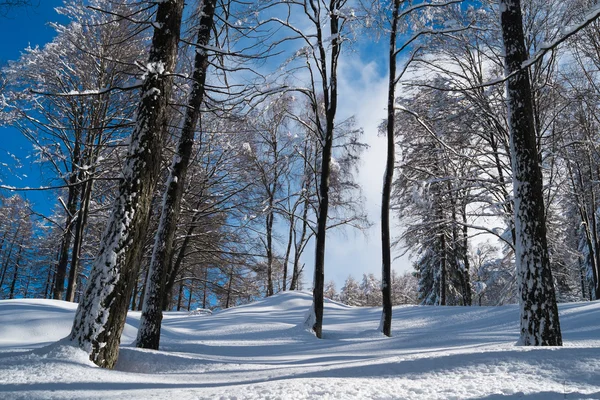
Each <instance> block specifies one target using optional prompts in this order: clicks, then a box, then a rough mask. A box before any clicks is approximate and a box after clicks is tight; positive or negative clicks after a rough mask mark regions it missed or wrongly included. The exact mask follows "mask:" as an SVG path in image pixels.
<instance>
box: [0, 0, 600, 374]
mask: <svg viewBox="0 0 600 400" xmlns="http://www.w3.org/2000/svg"><path fill="white" fill-rule="evenodd" d="M27 3H29V2H27V1H8V2H0V8H1V9H2V13H0V18H2V16H3V15H4V14H5V13H6V12H7V11H8V10H7V9H8V8H11V7H20V6H32V5H31V4H27ZM5 7H6V9H5ZM57 11H58V14H60V16H61V21H62V22H60V23H53V24H52V28H53V29H54V30H55V36H54V38H53V39H52V40H51V41H50V42H49V43H48V44H46V45H45V46H43V47H29V48H26V49H23V51H22V53H21V56H20V58H19V59H16V60H12V61H9V62H8V63H6V64H5V65H3V66H2V68H1V71H0V74H1V75H0V125H1V126H3V127H11V128H13V129H16V130H17V131H18V132H19V134H20V135H22V137H24V138H26V139H27V141H28V142H29V143H30V145H31V148H32V149H33V150H32V153H31V154H30V155H29V156H28V157H29V158H30V159H31V160H33V162H35V163H36V165H39V168H40V169H41V170H42V171H43V176H44V179H45V180H44V183H43V184H40V187H37V188H30V187H28V188H24V187H18V186H13V185H6V184H3V185H1V186H0V188H1V192H0V215H1V217H0V298H1V299H15V298H47V299H50V298H51V299H57V300H65V301H69V302H76V303H79V306H78V310H77V314H76V316H75V321H74V323H73V328H72V331H71V334H70V339H71V340H72V342H73V343H75V344H76V345H78V346H79V347H80V348H82V349H84V350H86V351H87V352H88V353H89V354H90V359H91V360H92V361H94V362H95V363H96V364H98V365H100V366H103V367H108V368H112V367H113V366H114V363H115V362H116V360H117V355H118V352H119V340H120V334H121V332H122V330H123V326H124V324H125V318H126V314H127V311H128V310H139V311H142V316H141V320H140V328H139V331H138V337H137V346H138V347H142V348H152V349H158V348H159V341H160V329H161V320H162V316H163V311H168V310H182V309H187V310H190V309H192V310H193V309H196V308H202V309H226V308H230V307H233V306H237V305H241V304H246V303H249V302H252V301H255V300H257V299H261V298H264V297H269V296H272V295H274V294H276V293H278V292H282V291H291V290H301V289H312V291H313V305H312V307H311V310H312V311H311V312H310V313H309V315H308V318H307V321H306V326H307V327H308V328H309V329H310V330H312V331H313V332H314V333H315V335H316V336H317V337H319V338H321V336H322V329H323V328H322V326H323V301H324V300H323V299H324V297H326V298H330V299H334V300H338V301H342V302H344V303H346V304H349V305H354V306H382V307H383V314H382V323H381V327H380V329H381V331H382V332H383V333H384V334H385V335H387V336H391V334H392V333H391V320H392V306H395V305H399V304H423V305H431V306H496V305H504V304H514V303H519V304H521V308H520V312H521V320H520V324H521V325H520V330H521V334H520V335H521V336H520V338H521V339H520V342H521V344H524V345H561V344H562V339H561V334H560V324H559V321H558V311H557V302H561V303H563V302H572V301H583V300H590V301H592V300H596V299H597V298H598V296H599V295H600V283H599V279H600V276H599V274H600V186H599V182H600V137H599V135H598V132H599V127H600V120H599V119H598V118H599V117H598V116H599V115H600V113H599V112H598V108H599V107H600V86H599V85H600V75H599V71H600V70H599V68H600V29H599V28H600V22H598V20H597V18H598V16H600V6H599V5H598V3H597V2H596V1H595V0H565V1H558V0H552V1H548V0H521V1H519V0H393V1H371V0H356V1H355V0H285V1H280V0H256V1H251V2H244V1H239V0H190V1H188V2H185V3H184V1H183V0H163V1H157V0H153V1H150V0H111V1H108V0H73V1H65V3H64V5H63V6H62V7H59V8H58V9H57ZM365 49H366V50H365ZM357 54H360V55H361V57H367V58H368V57H372V58H373V59H376V58H377V59H385V60H386V61H385V63H386V65H385V79H386V81H387V82H388V84H387V88H386V89H387V90H386V91H385V92H383V93H381V96H383V98H384V99H385V104H386V105H387V108H386V116H387V117H386V118H385V119H383V120H381V121H377V123H379V124H380V125H379V126H380V129H379V134H380V135H381V136H382V138H381V140H384V141H385V142H386V146H387V153H386V156H385V159H382V160H380V161H381V163H382V165H383V164H385V166H386V167H385V174H384V176H373V177H370V179H372V180H374V181H377V182H379V180H380V179H382V178H383V180H382V185H381V189H380V190H381V206H380V210H381V215H380V219H379V220H378V221H373V220H371V219H370V218H369V216H368V215H367V212H366V211H365V207H366V205H365V198H364V195H363V189H362V188H361V185H360V183H359V181H358V179H357V175H358V173H359V171H360V169H361V168H363V164H362V163H363V157H364V155H365V154H366V153H367V152H369V151H370V150H369V146H368V145H367V143H366V141H365V137H364V130H363V127H361V126H359V124H358V123H357V120H356V118H354V117H352V116H349V117H345V116H344V115H345V114H346V113H345V112H344V110H343V109H341V107H340V105H341V104H343V102H342V99H341V98H340V87H339V74H340V68H342V67H343V66H344V63H345V62H347V60H350V59H351V58H352V57H356V56H357ZM356 100H357V101H359V102H360V99H356ZM3 157H4V156H3ZM19 162H21V163H24V162H26V161H25V160H19ZM12 173H13V171H11V169H10V168H8V164H6V163H3V167H1V166H0V175H2V176H7V175H10V174H12ZM29 190H43V191H47V192H49V193H51V194H52V197H53V198H55V199H56V201H55V203H54V204H52V208H51V211H50V212H48V213H45V212H40V211H39V210H36V208H35V207H34V205H32V204H31V203H30V202H28V201H26V200H25V199H24V197H23V192H26V191H29ZM374 223H377V224H380V227H381V236H380V237H377V238H372V240H376V241H381V254H380V256H381V258H378V259H376V260H373V262H374V263H381V265H382V268H381V275H380V276H375V275H374V274H371V273H365V274H364V276H363V277H362V280H360V278H361V277H353V276H350V277H348V279H347V280H346V282H345V284H344V286H343V287H342V288H340V292H339V293H338V292H337V290H336V288H335V285H334V283H333V282H326V281H325V273H326V271H327V270H328V269H330V268H333V266H331V265H326V262H325V260H326V258H325V252H326V238H327V237H328V236H329V235H331V234H332V233H333V232H336V231H342V232H359V234H360V232H366V231H367V230H368V229H369V228H370V227H371V226H372V225H373V224H374ZM351 234H352V233H351ZM403 254H408V255H410V257H411V262H412V266H413V270H411V271H409V272H403V273H400V272H398V271H395V270H394V269H393V268H392V262H393V259H394V258H395V257H399V256H401V255H403ZM378 256H379V255H378ZM307 262H308V263H313V262H314V276H313V277H310V276H306V274H305V267H307V266H306V263H307ZM307 269H308V268H307ZM311 270H312V269H311ZM357 278H358V279H359V280H357Z"/></svg>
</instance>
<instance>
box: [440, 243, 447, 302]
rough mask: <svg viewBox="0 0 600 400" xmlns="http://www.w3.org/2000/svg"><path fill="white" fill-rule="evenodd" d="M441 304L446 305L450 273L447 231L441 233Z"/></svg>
mask: <svg viewBox="0 0 600 400" xmlns="http://www.w3.org/2000/svg"><path fill="white" fill-rule="evenodd" d="M440 254H441V259H440V303H439V305H440V306H445V305H446V279H447V275H448V261H447V254H448V251H447V249H446V233H445V232H442V233H441V234H440Z"/></svg>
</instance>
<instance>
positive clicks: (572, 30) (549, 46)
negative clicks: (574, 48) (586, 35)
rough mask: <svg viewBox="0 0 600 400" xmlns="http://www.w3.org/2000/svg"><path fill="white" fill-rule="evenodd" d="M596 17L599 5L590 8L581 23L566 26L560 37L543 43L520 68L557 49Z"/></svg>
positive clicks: (599, 13)
mask: <svg viewBox="0 0 600 400" xmlns="http://www.w3.org/2000/svg"><path fill="white" fill-rule="evenodd" d="M598 17H600V5H596V6H594V7H592V8H591V9H590V11H588V12H587V14H585V16H584V17H583V21H581V22H580V23H578V24H574V25H572V26H567V27H566V28H564V29H562V32H561V33H562V36H561V37H560V38H558V39H556V40H554V41H553V42H551V43H543V44H542V45H541V46H540V49H539V50H538V51H537V52H536V53H535V54H534V55H533V57H531V58H529V59H528V60H526V61H524V62H523V64H522V65H521V68H522V69H524V68H529V67H531V66H532V65H533V64H535V63H537V62H538V61H540V60H541V59H542V57H544V55H545V54H546V53H548V52H549V51H550V50H553V49H555V48H556V47H558V46H559V45H560V44H561V43H563V42H564V41H566V40H567V39H568V38H570V37H571V36H573V35H575V34H576V33H578V32H579V31H581V30H582V29H584V28H585V27H587V26H588V25H590V24H591V23H592V22H594V21H595V20H597V19H598Z"/></svg>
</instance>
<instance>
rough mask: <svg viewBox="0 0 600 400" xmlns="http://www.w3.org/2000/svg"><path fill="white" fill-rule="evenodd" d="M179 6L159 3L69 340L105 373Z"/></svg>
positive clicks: (132, 254)
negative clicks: (132, 122) (130, 124)
mask: <svg viewBox="0 0 600 400" xmlns="http://www.w3.org/2000/svg"><path fill="white" fill-rule="evenodd" d="M183 5H184V4H183V1H182V0H167V1H162V2H160V3H158V6H157V9H156V17H155V23H153V24H152V25H153V26H154V36H153V39H152V46H151V48H150V55H149V58H148V63H147V65H146V71H145V74H144V77H143V82H142V97H141V100H140V103H139V108H138V112H137V124H136V127H135V129H134V131H133V133H132V137H131V142H130V144H129V147H128V153H127V158H126V160H125V166H124V170H123V177H122V178H121V181H120V184H119V190H118V195H117V197H116V199H115V201H114V203H113V214H112V216H111V218H110V220H109V222H108V225H107V227H106V230H105V232H104V235H103V239H102V243H101V248H100V252H99V254H98V256H97V257H96V259H95V261H94V265H93V269H92V272H91V275H90V279H89V281H88V286H87V289H86V292H85V295H84V297H83V299H82V301H81V302H80V303H79V307H78V308H77V313H76V315H75V320H74V322H73V328H72V330H71V334H70V336H69V337H70V339H71V341H72V342H74V343H75V344H76V345H77V346H79V347H80V348H82V349H83V350H85V351H86V352H88V353H89V354H90V360H92V361H93V362H94V363H96V364H97V365H99V366H102V367H106V368H112V367H113V366H114V365H115V363H116V361H117V357H118V354H119V343H120V337H121V332H122V331H123V327H124V325H125V318H126V315H127V308H128V305H129V302H130V297H131V291H132V288H133V284H134V280H135V277H136V275H137V267H138V266H137V263H138V260H139V258H140V255H141V251H142V247H143V241H144V239H143V237H144V236H143V235H144V234H145V231H146V226H147V220H148V212H149V209H150V202H151V200H152V192H153V190H154V186H155V182H156V179H157V178H158V172H159V167H160V156H161V146H162V139H163V137H164V134H165V128H166V125H167V124H166V112H167V105H168V101H169V95H170V92H171V90H170V79H169V73H171V72H172V71H173V70H174V68H175V62H176V55H177V48H178V42H179V34H180V27H181V16H182V12H183Z"/></svg>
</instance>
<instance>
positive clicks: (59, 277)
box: [53, 140, 80, 300]
mask: <svg viewBox="0 0 600 400" xmlns="http://www.w3.org/2000/svg"><path fill="white" fill-rule="evenodd" d="M74 149H79V142H78V141H77V140H76V141H75V147H74ZM78 153H79V152H78V151H77V152H75V153H74V155H73V163H72V164H73V167H72V168H73V170H72V171H71V177H70V178H69V190H68V192H69V194H68V197H67V221H66V222H65V231H64V234H63V238H62V243H61V247H60V258H59V259H58V265H57V266H56V276H55V278H54V294H53V298H54V299H55V300H62V299H63V293H64V291H65V277H66V276H67V265H68V264H69V248H70V247H71V239H72V237H73V223H74V222H75V221H74V218H75V213H76V212H77V197H78V196H79V186H78V185H77V173H76V172H75V170H74V169H75V168H77V167H76V165H78V164H79V162H80V160H79V155H78Z"/></svg>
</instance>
